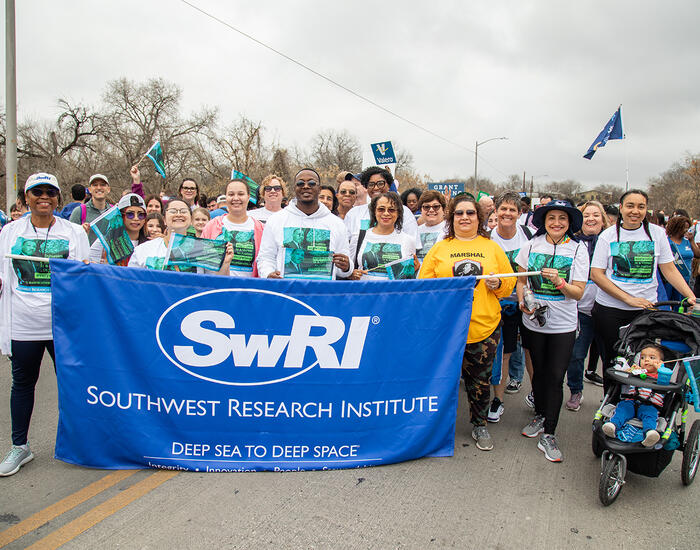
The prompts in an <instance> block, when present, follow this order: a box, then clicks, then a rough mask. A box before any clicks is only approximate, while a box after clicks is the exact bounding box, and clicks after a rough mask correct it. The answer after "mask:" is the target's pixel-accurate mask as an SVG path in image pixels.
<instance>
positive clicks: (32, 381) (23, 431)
mask: <svg viewBox="0 0 700 550" xmlns="http://www.w3.org/2000/svg"><path fill="white" fill-rule="evenodd" d="M44 350H48V352H49V355H50V356H51V359H52V360H53V361H54V370H56V357H55V356H54V350H53V340H39V341H31V342H25V341H20V340H12V391H11V392H10V414H11V416H12V444H13V445H24V444H25V443H27V434H28V432H29V421H30V420H31V418H32V411H33V410H34V388H35V387H36V383H37V380H39V370H40V368H41V359H42V358H43V357H44Z"/></svg>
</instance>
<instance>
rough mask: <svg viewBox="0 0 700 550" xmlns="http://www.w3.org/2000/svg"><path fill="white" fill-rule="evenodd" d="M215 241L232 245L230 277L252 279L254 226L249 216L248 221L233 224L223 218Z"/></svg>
mask: <svg viewBox="0 0 700 550" xmlns="http://www.w3.org/2000/svg"><path fill="white" fill-rule="evenodd" d="M260 210H262V208H261V209H260ZM249 214H250V212H249ZM270 214H274V212H270ZM217 239H219V240H224V241H228V242H231V243H233V259H232V260H231V268H230V270H229V271H230V275H231V277H244V278H245V277H252V276H253V262H254V261H255V225H254V223H253V220H252V218H251V216H248V219H247V220H246V221H244V222H243V223H233V222H232V221H230V220H229V219H228V217H225V218H224V225H223V227H222V228H221V233H220V234H219V236H218V237H217ZM205 271H206V273H217V272H216V271H209V270H205Z"/></svg>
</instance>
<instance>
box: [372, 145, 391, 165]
mask: <svg viewBox="0 0 700 550" xmlns="http://www.w3.org/2000/svg"><path fill="white" fill-rule="evenodd" d="M372 154H373V155H374V161H375V162H376V163H377V164H395V163H396V155H395V154H394V148H393V147H392V146H391V142H390V141H382V142H380V143H373V144H372Z"/></svg>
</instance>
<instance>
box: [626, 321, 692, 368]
mask: <svg viewBox="0 0 700 550" xmlns="http://www.w3.org/2000/svg"><path fill="white" fill-rule="evenodd" d="M662 341H670V342H682V343H684V344H685V345H686V346H688V347H689V348H690V354H691V355H698V354H700V319H699V318H698V317H693V316H690V315H683V314H682V313H676V312H674V311H659V310H652V311H645V312H643V313H642V314H641V315H640V316H639V317H637V318H636V319H634V320H633V321H632V322H631V323H630V324H629V325H627V326H626V327H622V328H621V329H620V340H619V341H618V343H617V347H616V350H617V352H618V353H620V354H625V355H627V354H634V353H637V352H638V351H639V350H640V349H641V348H642V347H643V346H644V345H645V344H649V343H651V342H653V343H655V344H657V345H662V346H663V343H662ZM677 357H678V356H676V358H677Z"/></svg>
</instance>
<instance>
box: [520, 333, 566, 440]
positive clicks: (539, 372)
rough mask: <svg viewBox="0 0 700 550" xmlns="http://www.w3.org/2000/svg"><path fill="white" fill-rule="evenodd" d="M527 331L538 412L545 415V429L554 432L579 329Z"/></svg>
mask: <svg viewBox="0 0 700 550" xmlns="http://www.w3.org/2000/svg"><path fill="white" fill-rule="evenodd" d="M525 330H527V331H528V338H527V339H528V343H529V346H530V348H529V349H530V358H531V359H532V391H533V395H534V397H535V414H538V415H541V416H544V433H546V434H552V435H554V431H555V430H556V429H557V423H558V422H559V411H560V410H561V404H562V401H563V400H564V390H563V387H564V375H565V374H566V369H567V368H568V367H569V361H570V359H571V352H572V350H573V349H574V342H575V341H576V331H575V330H574V331H573V332H564V333H560V334H545V333H544V332H535V331H534V330H529V329H525Z"/></svg>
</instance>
